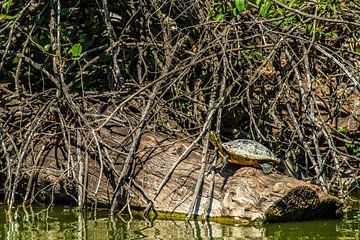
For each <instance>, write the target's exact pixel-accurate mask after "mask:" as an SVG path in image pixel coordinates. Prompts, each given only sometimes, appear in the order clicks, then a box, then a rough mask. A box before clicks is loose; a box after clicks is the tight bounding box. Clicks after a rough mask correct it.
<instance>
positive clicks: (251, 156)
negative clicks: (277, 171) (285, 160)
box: [210, 131, 280, 174]
mask: <svg viewBox="0 0 360 240" xmlns="http://www.w3.org/2000/svg"><path fill="white" fill-rule="evenodd" d="M210 140H211V142H212V143H213V144H214V145H215V148H216V154H217V156H219V155H220V157H221V158H222V159H223V163H224V165H225V164H226V163H233V164H238V165H240V166H251V167H256V168H261V169H262V170H263V172H264V173H265V174H268V173H270V172H271V171H272V170H273V166H275V165H278V164H279V163H280V159H279V158H277V157H276V156H275V154H274V153H273V152H272V151H271V150H270V149H268V148H267V147H265V146H264V145H262V144H260V143H258V142H256V141H254V140H250V139H236V140H233V141H230V142H226V143H222V142H221V139H220V137H219V135H218V134H217V133H215V132H214V131H211V132H210Z"/></svg>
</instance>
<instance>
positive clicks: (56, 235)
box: [0, 206, 360, 240]
mask: <svg viewBox="0 0 360 240" xmlns="http://www.w3.org/2000/svg"><path fill="white" fill-rule="evenodd" d="M107 213H108V212H104V213H103V214H100V215H99V216H98V218H97V219H96V220H95V219H94V216H93V214H88V215H87V216H85V217H82V216H79V214H77V213H76V211H73V210H71V209H69V208H67V207H64V206H57V207H52V208H50V209H49V210H48V211H45V210H44V209H40V208H36V209H33V210H32V211H30V209H27V210H26V211H24V209H22V208H21V209H18V210H16V209H14V211H13V214H12V215H11V216H10V215H8V214H7V212H6V209H5V208H4V207H2V206H0V239H29V240H30V239H66V240H70V239H98V240H99V239H187V240H190V239H359V238H360V212H359V211H355V212H352V213H351V214H348V216H347V218H345V219H343V220H336V221H335V220H331V221H329V220H326V221H325V220H324V221H312V222H292V223H276V224H263V225H252V226H241V225H229V224H219V223H212V222H211V223H202V222H196V221H192V222H190V223H186V222H185V221H171V220H154V221H153V222H152V223H148V222H146V221H144V220H141V219H133V220H129V219H126V220H125V219H123V218H121V217H117V218H116V219H115V220H111V218H110V217H108V216H107V215H108V214H107ZM90 215H91V216H90ZM101 215H102V216H101Z"/></svg>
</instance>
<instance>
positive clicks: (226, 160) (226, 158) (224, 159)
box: [222, 154, 229, 166]
mask: <svg viewBox="0 0 360 240" xmlns="http://www.w3.org/2000/svg"><path fill="white" fill-rule="evenodd" d="M228 160H229V155H228V154H225V156H224V157H223V160H222V163H223V165H224V166H225V165H226V164H227V162H228Z"/></svg>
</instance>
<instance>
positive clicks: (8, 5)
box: [2, 0, 12, 14]
mask: <svg viewBox="0 0 360 240" xmlns="http://www.w3.org/2000/svg"><path fill="white" fill-rule="evenodd" d="M11 4H12V0H7V1H6V2H4V3H3V4H2V9H4V10H5V14H8V12H9V9H10V6H11Z"/></svg>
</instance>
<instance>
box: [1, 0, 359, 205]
mask: <svg viewBox="0 0 360 240" xmlns="http://www.w3.org/2000/svg"><path fill="white" fill-rule="evenodd" d="M0 3H1V6H2V7H1V14H0V29H1V30H0V42H1V44H0V53H1V62H0V74H1V78H0V111H1V116H0V126H1V128H0V144H1V149H0V165H1V178H3V179H6V181H3V183H2V185H1V192H3V193H4V195H5V199H6V202H7V203H8V204H9V205H12V204H13V203H14V201H15V200H16V198H17V197H18V196H17V193H18V192H19V189H18V187H19V186H18V185H19V184H20V183H21V180H22V179H28V180H27V181H26V183H25V185H24V186H25V187H24V188H23V189H24V191H23V192H24V195H22V196H21V200H22V201H24V202H29V201H30V202H32V201H33V199H34V198H35V196H36V192H34V190H33V189H35V184H34V181H35V177H34V176H36V167H37V166H40V165H41V164H42V162H41V161H40V160H39V159H40V158H41V157H42V156H43V154H44V153H45V152H46V150H47V149H49V148H51V147H52V146H54V145H62V146H65V147H66V149H67V151H68V154H69V159H72V160H69V165H68V166H69V168H70V169H71V171H70V174H68V175H67V178H68V180H70V181H73V183H74V184H75V185H78V187H79V188H78V197H77V201H78V204H79V206H80V208H82V207H83V206H84V203H85V202H86V199H85V194H84V193H85V191H84V189H83V186H86V184H84V183H85V182H86V177H87V175H86V174H84V171H85V169H86V166H85V165H86V163H85V160H84V156H85V155H86V153H87V152H88V151H89V152H90V151H91V153H92V154H93V153H94V152H97V155H96V157H95V158H96V159H97V161H98V162H99V164H103V165H104V169H105V170H109V169H111V164H112V161H113V160H112V159H111V157H110V155H108V154H107V152H108V151H110V152H111V151H113V149H110V148H109V147H108V146H107V145H106V144H104V141H103V140H102V139H101V136H100V135H99V134H98V131H99V129H101V128H102V127H104V125H105V124H106V123H108V122H114V123H116V124H118V125H119V126H122V127H126V128H128V129H129V131H128V132H127V134H128V137H126V138H125V140H124V142H121V143H119V149H121V151H124V152H126V157H125V158H124V163H125V164H124V167H123V169H122V171H121V172H119V173H116V174H113V175H111V174H110V175H108V176H107V177H109V176H110V177H111V176H112V177H113V178H115V179H116V180H114V181H115V183H114V185H113V187H114V189H116V191H115V194H114V196H113V199H114V200H116V199H117V198H118V194H119V193H124V192H125V193H124V194H125V195H126V192H127V191H126V188H125V187H123V186H125V185H124V182H129V181H131V176H132V174H133V171H132V170H131V166H132V163H133V161H134V159H135V158H134V156H135V154H136V150H137V149H136V148H137V145H138V142H139V141H140V136H141V134H142V133H143V132H144V131H145V130H149V129H150V130H154V131H157V132H164V133H166V134H169V135H176V136H178V137H184V136H192V137H193V140H194V142H193V143H194V144H200V145H201V146H202V147H203V148H204V149H207V148H208V130H209V129H213V130H217V131H220V132H221V134H222V136H223V138H224V140H225V139H228V140H229V139H234V138H251V139H255V140H257V141H259V142H261V143H263V144H264V145H266V146H269V147H270V148H271V149H272V150H274V152H275V153H276V154H277V155H278V156H279V157H281V158H282V159H286V161H285V162H286V164H285V165H284V166H285V167H284V169H283V170H284V171H286V172H287V173H288V174H291V175H293V176H295V177H297V178H300V179H307V180H311V181H313V182H316V183H317V184H319V185H321V186H322V187H323V188H324V189H327V190H329V191H333V192H338V193H339V194H340V195H342V196H346V194H347V193H348V192H351V191H354V190H358V189H359V185H358V181H359V178H358V175H359V170H360V166H359V162H360V161H359V160H360V94H359V90H360V71H359V69H360V2H359V1H347V0H314V1H303V0H291V1H285V0H278V1H275V0H256V1H255V0H249V1H245V0H234V1H230V0H228V1H226V0H224V1H221V0H215V1H212V0H204V1H193V0H188V1H177V0H172V1H107V0H102V1H83V0H77V1H56V0H51V1H41V0H29V1H12V0H3V1H1V2H0ZM109 106H113V108H110V109H111V111H101V110H99V109H109V108H108V107H109ZM74 146H75V147H74ZM34 149H36V150H34ZM209 161H210V160H209ZM29 163H31V164H32V165H34V166H35V168H33V169H31V170H29V169H28V168H25V166H28V165H29ZM103 165H102V166H103ZM34 169H35V170H34ZM105 170H104V171H105ZM109 171H110V170H109ZM19 196H20V195H19ZM114 202H117V201H114ZM114 207H115V204H113V209H114Z"/></svg>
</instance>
